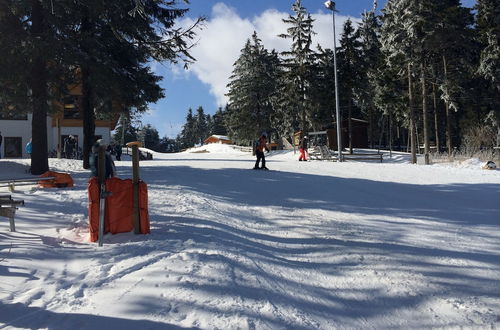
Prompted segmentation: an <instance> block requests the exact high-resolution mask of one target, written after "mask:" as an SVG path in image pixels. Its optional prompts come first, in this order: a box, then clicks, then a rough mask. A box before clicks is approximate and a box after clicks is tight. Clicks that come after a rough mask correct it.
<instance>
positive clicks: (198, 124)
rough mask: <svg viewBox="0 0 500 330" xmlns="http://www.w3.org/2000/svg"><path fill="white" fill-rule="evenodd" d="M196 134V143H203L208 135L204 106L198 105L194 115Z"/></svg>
mask: <svg viewBox="0 0 500 330" xmlns="http://www.w3.org/2000/svg"><path fill="white" fill-rule="evenodd" d="M194 136H195V140H196V144H203V141H204V140H205V139H206V138H207V137H208V123H207V116H206V115H205V110H203V107H201V106H200V107H198V109H197V110H196V115H195V116H194Z"/></svg>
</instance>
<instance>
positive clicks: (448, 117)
mask: <svg viewBox="0 0 500 330" xmlns="http://www.w3.org/2000/svg"><path fill="white" fill-rule="evenodd" d="M443 68H444V80H445V81H446V80H447V79H448V68H447V64H446V56H445V55H443ZM444 106H445V114H446V147H447V149H448V156H451V154H452V152H453V143H452V141H451V136H452V132H451V129H452V128H451V119H452V118H451V112H450V105H449V104H448V101H446V100H445V101H444Z"/></svg>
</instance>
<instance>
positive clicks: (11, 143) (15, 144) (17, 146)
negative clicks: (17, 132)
mask: <svg viewBox="0 0 500 330" xmlns="http://www.w3.org/2000/svg"><path fill="white" fill-rule="evenodd" d="M3 141H4V143H3V146H4V151H3V154H4V157H5V158H21V157H22V156H23V139H22V138H21V137H12V136H10V137H4V139H3Z"/></svg>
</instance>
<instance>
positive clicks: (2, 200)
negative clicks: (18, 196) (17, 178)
mask: <svg viewBox="0 0 500 330" xmlns="http://www.w3.org/2000/svg"><path fill="white" fill-rule="evenodd" d="M17 205H20V206H24V200H13V199H12V196H11V195H0V216H2V217H6V218H9V223H10V231H16V224H15V223H14V216H15V214H16V210H17V207H16V206H17Z"/></svg>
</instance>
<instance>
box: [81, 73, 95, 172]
mask: <svg viewBox="0 0 500 330" xmlns="http://www.w3.org/2000/svg"><path fill="white" fill-rule="evenodd" d="M81 106H82V117H83V168H85V169H88V168H90V163H89V157H90V152H91V148H92V144H93V143H94V142H95V141H94V140H95V138H94V136H95V115H94V111H93V107H92V86H91V84H90V69H89V67H88V66H87V65H83V66H82V99H81Z"/></svg>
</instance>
